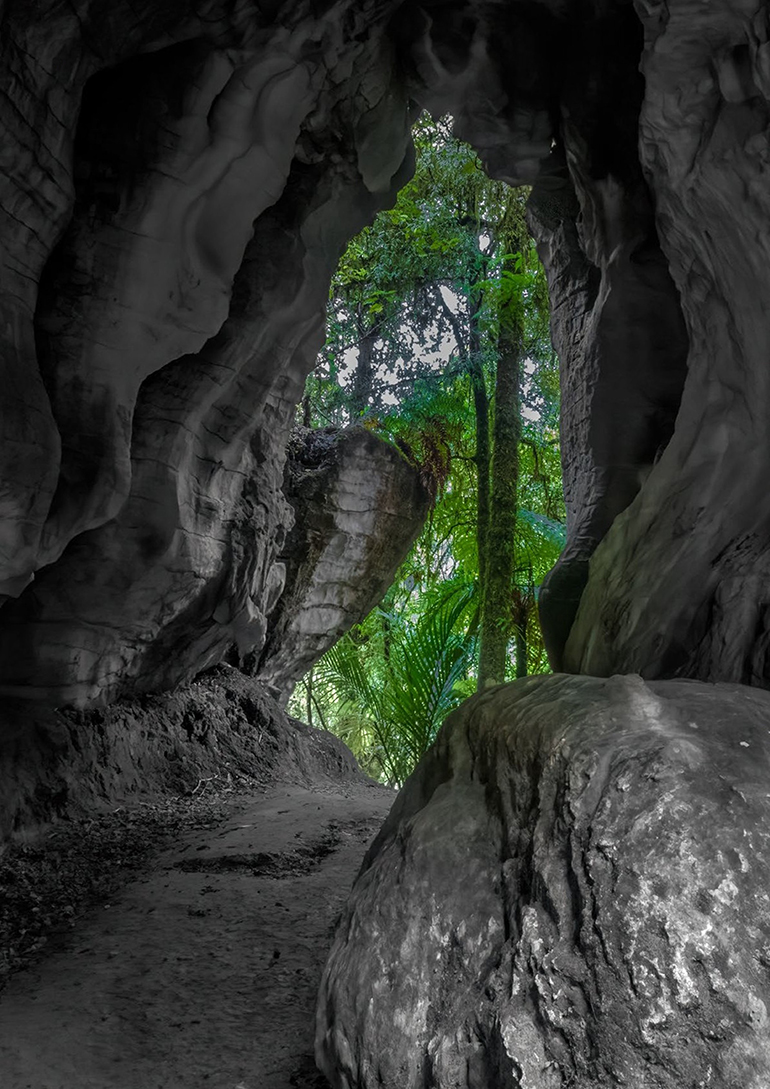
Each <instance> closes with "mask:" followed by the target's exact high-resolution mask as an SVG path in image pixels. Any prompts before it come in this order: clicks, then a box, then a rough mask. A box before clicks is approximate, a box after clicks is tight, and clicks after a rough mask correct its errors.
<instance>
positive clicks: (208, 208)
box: [0, 2, 410, 704]
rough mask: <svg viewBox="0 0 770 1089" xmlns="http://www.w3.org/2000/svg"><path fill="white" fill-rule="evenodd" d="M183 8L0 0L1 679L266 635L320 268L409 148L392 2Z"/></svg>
mask: <svg viewBox="0 0 770 1089" xmlns="http://www.w3.org/2000/svg"><path fill="white" fill-rule="evenodd" d="M204 7H205V10H203V9H198V11H197V12H196V14H195V16H191V15H190V14H189V8H188V5H186V4H184V5H183V4H175V3H173V2H169V3H167V4H164V5H161V6H160V7H159V8H158V7H156V6H151V5H149V6H148V5H144V6H143V5H141V4H140V5H139V6H138V7H137V5H134V4H125V5H122V4H120V3H119V4H117V5H111V6H110V9H109V13H106V11H105V10H102V9H103V5H99V4H94V5H92V6H91V8H90V9H89V10H88V12H87V13H85V14H84V15H83V17H82V18H79V17H78V16H77V15H76V13H75V11H74V10H72V11H71V12H70V14H69V15H66V14H65V15H59V17H58V21H56V20H54V21H53V22H51V21H48V20H47V19H46V16H45V13H44V12H43V11H42V9H41V10H40V11H39V12H38V13H37V14H38V17H39V21H38V22H35V24H34V25H33V26H30V25H29V20H28V19H27V18H26V16H25V12H24V10H23V5H15V6H13V5H12V6H11V8H10V9H8V10H7V11H6V12H5V13H4V18H5V24H4V31H6V32H7V33H6V34H5V35H4V39H3V40H4V42H5V43H6V49H7V55H8V57H10V61H9V65H8V75H9V80H10V82H9V90H8V92H7V94H8V97H9V99H10V101H11V102H12V104H13V107H14V109H13V110H12V111H11V113H10V117H9V119H10V124H11V129H12V131H11V133H10V139H9V140H7V141H6V142H5V144H4V147H5V151H6V152H8V150H9V148H13V146H14V140H16V141H17V142H18V143H19V144H20V145H21V146H23V148H25V149H26V153H25V155H21V156H18V157H17V159H14V158H13V157H12V156H13V154H14V153H13V152H12V155H11V156H10V157H9V163H8V172H7V177H6V178H5V182H4V184H5V193H4V197H3V202H2V203H3V208H4V209H5V210H6V211H5V214H6V225H5V230H6V232H7V234H8V238H9V240H10V243H9V245H8V246H7V247H5V248H4V250H3V255H4V260H5V272H4V276H7V284H8V287H7V294H6V295H5V296H4V305H6V307H7V308H8V311H9V313H8V315H7V318H6V320H4V322H3V325H2V327H3V330H4V335H5V336H6V337H7V338H9V339H10V342H9V344H7V345H6V347H7V351H4V354H3V358H4V361H5V365H6V366H8V367H10V368H11V370H12V372H13V373H12V374H11V375H10V377H9V378H8V383H9V384H7V388H8V390H9V396H7V397H4V399H3V406H2V411H3V413H4V414H5V416H6V417H7V422H6V423H5V424H4V425H3V427H4V435H5V436H6V438H7V440H8V441H7V442H6V443H5V446H4V452H5V453H7V454H8V455H9V457H10V462H9V464H8V466H7V467H6V470H5V474H4V506H3V515H4V519H5V523H4V524H5V528H4V531H3V533H4V536H3V546H2V563H3V565H4V569H3V572H2V576H0V577H2V578H3V579H4V582H3V586H4V588H5V593H6V594H7V595H9V596H10V597H11V600H10V601H8V602H7V603H6V606H5V609H4V611H3V625H2V632H0V657H1V658H2V665H1V666H0V679H1V680H2V683H3V686H4V691H5V692H6V693H9V694H12V695H22V696H27V697H32V698H39V699H48V700H49V701H51V702H74V703H79V704H87V703H89V702H92V701H94V700H105V699H110V698H114V697H115V696H117V695H119V694H121V693H122V694H127V693H130V692H135V691H137V690H140V691H146V690H157V689H163V688H165V687H169V686H171V685H173V684H175V683H178V682H179V681H182V680H185V679H187V678H189V677H190V676H191V675H192V674H194V673H195V672H197V671H198V670H200V669H202V668H205V667H206V666H207V665H210V664H211V663H212V662H215V661H217V660H218V659H219V658H221V656H222V654H223V653H224V652H225V650H226V649H227V647H228V646H230V645H231V644H232V643H233V641H235V642H236V643H237V644H238V645H239V647H240V649H241V651H242V652H244V653H245V652H246V651H248V650H250V649H253V648H257V649H259V648H261V646H262V645H263V644H264V640H265V635H266V629H267V614H268V612H269V611H270V608H271V607H272V605H274V604H275V601H276V599H277V597H278V595H279V594H280V591H281V582H282V575H283V568H282V566H281V564H280V563H279V562H278V559H277V557H278V555H279V554H280V553H281V551H282V549H283V544H284V539H285V534H286V531H287V530H288V528H289V526H290V524H291V511H290V508H289V506H288V504H287V503H286V500H285V498H284V496H283V493H282V479H283V466H284V449H285V445H286V441H287V439H288V435H289V432H290V428H291V425H292V422H293V414H294V406H295V404H296V402H297V400H298V399H299V397H300V395H301V391H302V386H303V381H304V376H305V375H306V373H307V372H308V370H309V369H310V368H311V367H312V365H313V362H314V359H315V355H316V352H317V349H318V347H319V346H320V343H321V341H322V338H323V312H324V303H325V299H326V292H327V287H328V281H329V278H330V276H331V273H332V271H333V269H334V266H335V263H336V261H337V259H338V256H339V254H340V253H341V251H342V249H343V248H344V246H345V244H346V243H347V241H348V239H349V238H350V237H351V236H352V235H353V234H354V233H355V232H356V231H357V230H359V229H360V228H361V227H362V226H363V225H364V224H365V223H366V222H367V221H368V220H369V219H370V218H371V217H372V215H373V214H374V212H375V211H376V210H377V209H378V208H379V207H380V206H381V205H382V204H383V203H386V202H387V201H388V200H390V199H392V197H393V195H394V194H395V192H396V190H397V188H398V187H399V185H400V184H401V183H402V181H403V180H404V179H405V178H406V177H407V176H408V172H409V169H410V151H409V141H408V128H409V113H408V108H407V102H406V98H405V94H404V92H403V89H402V88H401V86H400V84H399V78H398V71H397V64H396V59H395V54H394V49H393V47H392V46H390V45H389V43H388V40H387V38H386V37H385V26H386V18H387V15H388V6H387V5H381V4H374V3H364V4H351V3H349V2H343V3H337V4H332V5H330V6H329V7H328V9H327V10H326V11H325V12H317V13H314V12H311V7H310V5H309V4H301V5H295V4H293V5H290V6H287V8H286V10H285V11H284V12H283V14H282V17H281V18H277V17H276V18H273V15H275V12H273V13H272V14H271V15H268V14H266V13H263V12H262V11H261V10H260V9H259V8H258V7H253V6H247V7H245V8H244V7H241V8H239V10H238V11H237V12H236V11H234V10H232V9H231V6H230V5H219V4H217V3H209V4H207V5H204ZM43 27H44V28H45V30H43ZM76 123H77V124H76ZM30 124H32V125H33V131H34V139H33V140H32V142H31V144H30V141H29V128H28V126H29V125H30ZM17 128H18V131H16V130H17ZM25 134H26V135H25ZM41 178H42V179H43V180H42V182H41ZM42 220H45V224H44V226H45V229H44V230H41V229H40V225H41V221H42ZM4 282H5V281H4ZM14 285H17V286H14ZM38 285H39V289H38ZM33 318H34V324H33ZM35 348H36V349H37V350H36V351H35ZM35 360H36V362H35ZM17 374H18V375H21V374H23V375H25V376H26V378H25V381H24V382H23V381H22V379H21V378H18V380H17V379H16V378H15V377H14V376H15V375H17ZM14 383H15V384H14ZM17 386H18V387H19V389H22V387H23V398H22V394H21V393H19V396H18V397H17V396H15V394H14V391H15V390H16V388H17ZM33 576H34V577H35V581H34V583H32V584H31V585H28V586H27V588H26V590H25V589H24V587H25V585H26V584H28V583H29V581H30V579H31V578H32V577H33Z"/></svg>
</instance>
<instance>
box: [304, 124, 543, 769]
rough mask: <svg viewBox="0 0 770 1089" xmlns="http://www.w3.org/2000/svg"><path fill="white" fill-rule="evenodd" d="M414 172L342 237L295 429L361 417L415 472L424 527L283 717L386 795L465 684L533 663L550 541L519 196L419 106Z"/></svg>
mask: <svg viewBox="0 0 770 1089" xmlns="http://www.w3.org/2000/svg"><path fill="white" fill-rule="evenodd" d="M414 137H415V145H416V149H417V167H416V173H415V176H414V179H413V180H412V182H411V183H410V184H409V185H407V186H406V187H405V188H404V189H403V190H402V191H401V193H400V194H399V196H398V199H397V202H396V204H395V206H394V207H393V208H392V209H390V210H387V211H384V212H382V213H380V215H379V216H378V217H377V219H376V220H375V222H374V223H373V224H372V225H371V226H370V227H367V228H366V229H365V230H364V231H362V232H361V234H359V235H358V236H357V237H356V238H354V239H353V241H352V242H351V243H350V245H349V247H348V249H347V251H346V252H345V254H344V256H343V258H342V260H341V262H340V264H339V267H338V270H337V273H336V276H335V278H334V281H333V283H332V287H331V291H330V295H329V304H328V315H327V318H328V335H327V340H326V343H325V346H324V348H323V351H322V353H321V356H320V358H319V360H318V365H317V367H316V370H315V371H314V373H313V374H312V375H311V376H310V378H309V379H308V382H307V386H306V390H305V398H304V400H303V403H302V406H301V418H302V422H303V423H304V424H305V425H306V426H314V427H322V426H326V425H329V424H337V425H347V424H350V423H361V424H363V425H364V426H366V427H370V428H372V429H374V430H375V431H376V432H377V433H378V434H380V435H382V436H384V437H386V438H388V439H389V440H390V441H392V442H394V443H396V444H397V445H398V446H399V448H400V449H401V450H402V452H403V453H404V455H405V456H406V457H408V458H410V459H411V460H412V461H414V462H415V463H416V464H417V465H419V466H420V468H421V471H422V472H423V476H424V479H425V481H426V482H427V483H428V484H429V486H430V488H431V492H432V495H433V496H434V503H433V508H432V511H431V514H430V517H429V519H428V522H427V524H426V525H425V528H424V530H423V532H422V534H421V536H420V538H419V539H418V540H417V542H416V544H415V545H414V548H413V549H412V552H411V553H410V555H409V556H408V557H407V559H406V560H405V561H404V563H403V564H402V566H401V568H400V570H399V572H398V574H397V577H396V580H395V582H394V584H393V586H392V587H391V589H390V590H389V591H388V593H387V595H386V597H385V599H384V600H383V601H382V602H381V603H380V605H379V606H378V607H377V608H376V609H375V610H374V611H373V612H372V613H370V615H369V616H368V617H366V619H365V620H364V621H363V622H362V623H361V624H359V625H358V626H357V627H356V628H355V629H354V630H353V631H351V632H350V633H349V635H347V636H345V637H344V638H343V639H342V640H341V641H340V642H339V643H338V644H337V645H336V646H335V647H333V648H332V650H330V651H329V652H328V653H327V654H326V655H325V656H324V658H323V659H321V661H320V662H319V663H317V664H316V666H315V667H314V669H313V670H312V671H311V672H310V673H309V674H308V675H306V677H305V678H304V679H303V680H302V681H301V682H300V684H299V685H298V687H297V689H296V691H295V693H294V696H293V703H292V710H293V711H294V713H295V714H297V715H298V716H299V717H302V718H304V719H305V721H309V722H310V723H311V724H314V725H317V726H321V727H324V728H327V729H331V730H333V731H334V732H335V733H337V734H339V735H340V736H341V737H342V738H343V739H344V740H345V741H346V742H347V743H348V744H349V745H350V747H351V748H352V749H353V751H354V752H355V753H356V755H357V756H358V758H359V761H360V763H361V764H362V766H363V767H364V768H365V770H367V771H368V772H369V773H370V774H371V775H373V776H375V777H377V778H380V779H382V780H383V781H385V782H389V783H393V784H397V785H400V784H401V783H403V781H404V779H405V778H406V777H407V775H408V774H409V773H410V772H411V770H412V769H413V768H414V766H415V764H416V763H417V761H418V760H419V758H420V756H421V754H422V753H423V752H424V751H425V749H426V748H427V747H428V745H429V744H430V743H431V741H432V740H433V738H434V737H435V735H436V732H437V730H438V728H439V726H440V724H441V722H442V721H443V719H444V718H445V717H446V715H447V714H448V713H449V711H451V710H452V709H453V708H454V707H455V706H456V705H457V704H458V703H459V702H460V701H461V700H462V699H464V698H465V697H466V696H468V695H469V694H471V693H472V692H473V691H475V690H476V689H477V688H484V687H486V686H487V685H489V684H496V683H500V682H503V681H505V680H510V679H512V678H514V677H522V676H526V675H527V674H530V673H542V672H547V671H548V663H547V658H546V655H545V651H544V648H543V641H542V637H541V634H540V630H539V626H538V620H537V609H536V602H537V594H538V590H539V586H540V584H541V582H542V580H543V577H544V575H545V573H546V572H547V571H548V569H549V568H550V567H551V566H553V564H554V562H555V560H556V558H557V557H558V554H559V552H560V550H561V548H562V546H563V542H564V503H563V495H562V487H561V472H560V463H559V446H558V414H559V381H558V363H557V360H556V357H555V355H554V352H553V350H552V347H551V343H550V338H549V314H548V296H547V288H546V282H545V275H544V272H543V269H542V266H541V265H540V263H539V261H538V258H537V254H536V252H535V248H534V245H533V243H532V240H531V238H530V237H529V234H528V232H527V227H526V222H525V214H524V206H525V203H526V199H527V195H528V192H527V191H526V190H523V189H513V188H510V187H509V186H507V185H505V184H504V183H503V182H499V181H493V180H491V179H490V178H488V177H487V175H486V174H485V173H484V170H483V168H482V166H481V164H480V162H479V160H478V159H477V158H476V156H475V154H474V152H473V151H472V149H471V148H470V147H468V146H467V145H466V144H463V143H461V142H460V141H459V140H457V139H455V137H454V136H453V135H452V133H451V124H450V121H449V120H448V119H444V120H442V121H439V122H435V121H432V120H431V119H430V118H428V117H427V115H424V116H423V117H422V118H421V119H420V121H419V122H418V124H417V126H416V129H415V132H414Z"/></svg>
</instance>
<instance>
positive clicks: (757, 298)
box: [564, 2, 770, 686]
mask: <svg viewBox="0 0 770 1089" xmlns="http://www.w3.org/2000/svg"><path fill="white" fill-rule="evenodd" d="M637 10H638V15H639V18H640V20H641V22H642V25H643V26H644V31H645V44H644V52H643V57H642V73H643V75H644V79H645V95H644V102H643V107H642V112H641V117H640V126H639V143H640V153H641V162H642V167H643V169H644V171H645V175H646V177H647V178H648V179H649V183H650V185H651V187H652V189H653V191H654V196H655V204H656V219H657V225H658V231H659V235H660V238H661V244H662V247H663V250H664V252H665V254H666V257H667V259H668V263H669V267H670V270H671V275H672V277H673V279H674V282H675V284H676V287H677V290H678V292H679V295H680V298H681V303H682V311H683V314H684V317H685V321H686V325H687V332H688V338H689V341H690V351H689V355H688V373H687V379H686V382H685V386H684V390H683V394H682V401H681V407H680V411H679V414H678V416H677V421H676V429H675V431H674V434H673V436H672V438H671V441H670V442H669V444H668V445H667V446H666V448H665V450H664V451H663V452H662V454H661V456H660V458H659V460H658V461H657V463H656V464H655V465H654V467H653V468H652V470H651V472H650V474H649V476H648V477H647V479H646V481H645V483H644V486H643V487H642V489H641V491H640V493H639V495H638V496H637V498H636V499H635V500H634V502H633V503H632V504H631V505H630V506H629V507H628V509H627V510H626V511H625V512H624V514H623V515H621V517H619V518H618V519H617V520H616V522H615V523H614V525H613V526H612V528H611V529H610V530H609V532H608V533H607V536H606V538H605V540H604V541H603V542H602V544H601V545H600V547H599V548H598V549H597V551H596V554H595V556H594V558H593V560H592V563H591V575H590V578H589V580H588V585H587V588H586V590H585V592H584V595H583V598H582V601H581V604H580V609H579V612H578V614H577V620H576V623H575V625H574V627H573V629H572V631H571V633H570V635H569V639H568V642H567V645H566V654H565V658H564V661H565V665H566V666H567V667H568V668H569V669H572V670H577V671H580V672H586V673H610V672H613V671H618V672H622V671H626V670H634V669H638V670H640V671H641V672H642V673H643V674H644V675H645V676H650V677H654V676H673V675H677V674H681V675H684V676H691V677H701V678H711V679H717V680H734V681H741V682H744V683H748V684H754V685H757V684H758V685H762V686H767V685H768V683H769V681H770V659H769V658H768V648H769V646H770V643H769V642H768V640H769V636H768V631H770V625H769V624H768V616H769V615H770V614H768V604H769V603H770V598H769V597H768V590H767V586H768V573H769V570H768V563H770V551H769V547H768V546H769V545H770V537H769V536H768V530H769V525H768V506H767V486H766V485H767V465H768V458H769V457H770V450H769V449H768V432H767V428H766V426H765V420H766V417H767V412H768V409H769V407H770V403H769V402H768V396H769V393H770V387H768V381H767V359H768V353H769V351H770V320H768V310H767V304H766V299H767V297H768V291H769V290H770V282H769V281H768V276H770V227H769V226H768V224H770V155H769V154H768V131H770V21H769V19H770V17H769V16H768V13H767V11H766V10H765V9H764V8H763V7H762V6H760V7H754V6H752V5H740V4H739V5H735V4H728V3H719V2H715V3H711V2H710V3H709V4H707V5H705V6H704V7H703V8H700V9H698V11H697V13H696V11H695V10H694V9H693V8H692V6H691V5H690V4H687V3H670V4H668V5H666V17H665V18H661V13H660V11H659V10H658V9H657V8H653V7H652V6H647V5H643V4H640V5H638V9H637Z"/></svg>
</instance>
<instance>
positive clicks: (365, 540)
mask: <svg viewBox="0 0 770 1089" xmlns="http://www.w3.org/2000/svg"><path fill="white" fill-rule="evenodd" d="M287 470H288V473H287V477H288V479H287V484H286V496H287V498H288V500H289V502H290V503H291V504H292V507H293V508H294V512H295V524H294V528H293V529H292V531H291V533H290V534H289V537H288V539H287V542H286V552H285V563H286V584H285V588H284V591H283V593H282V595H281V597H280V599H279V602H278V605H277V606H276V608H275V610H274V611H273V612H272V614H271V616H270V627H269V632H268V639H267V643H266V645H265V648H264V651H263V653H262V655H261V657H260V659H259V662H258V664H257V665H256V668H255V672H256V675H257V677H259V679H260V680H261V681H264V682H265V683H266V684H269V685H271V686H273V687H274V688H275V689H277V690H278V691H279V692H280V693H281V694H282V698H283V699H284V700H286V699H288V697H289V695H290V694H291V690H292V688H293V687H294V684H295V683H296V681H297V680H299V678H300V677H302V676H303V674H305V673H306V672H307V670H308V669H310V667H311V666H312V665H313V663H314V662H316V661H318V659H319V658H320V657H321V655H322V654H323V653H324V652H325V651H327V650H328V649H329V647H331V646H333V645H334V643H336V642H337V640H338V639H339V638H340V636H341V635H344V634H345V632H346V631H348V630H349V629H350V628H351V627H352V626H353V624H357V623H358V622H359V621H360V620H363V618H364V616H366V614H367V613H368V612H369V611H370V610H371V609H372V608H374V606H375V605H376V604H377V602H378V601H380V600H381V599H382V597H383V595H384V593H385V591H386V590H387V588H388V587H389V586H390V584H391V582H392V581H393V576H394V575H395V573H396V568H397V567H398V565H399V563H400V562H401V561H402V560H403V558H404V557H405V555H406V554H407V552H408V551H409V549H410V547H411V546H412V544H413V543H414V540H415V538H416V537H417V535H418V533H419V532H420V530H421V528H422V525H423V522H424V521H425V518H426V517H427V514H428V508H429V505H430V494H429V492H428V491H427V489H426V488H425V486H424V485H423V483H422V482H421V480H420V474H419V472H418V470H417V469H416V468H415V467H414V466H413V465H411V464H410V463H409V462H407V460H406V458H405V457H404V456H403V454H401V452H400V451H399V450H398V449H396V447H395V446H391V445H390V444H388V443H386V442H384V441H383V440H382V439H379V438H377V436H375V435H373V434H372V433H371V432H370V431H368V430H367V429H366V428H363V427H357V428H350V429H348V430H345V431H339V430H338V429H337V428H325V429H322V430H319V431H311V430H306V429H298V430H297V431H296V432H295V434H294V436H293V440H292V442H291V444H290V446H289V460H288V465H287Z"/></svg>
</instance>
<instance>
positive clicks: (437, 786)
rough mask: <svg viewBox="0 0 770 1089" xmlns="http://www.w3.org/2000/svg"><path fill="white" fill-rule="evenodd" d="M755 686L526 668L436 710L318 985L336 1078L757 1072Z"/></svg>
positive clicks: (762, 715) (554, 1082)
mask: <svg viewBox="0 0 770 1089" xmlns="http://www.w3.org/2000/svg"><path fill="white" fill-rule="evenodd" d="M768 721H770V695H768V694H766V693H764V692H758V691H753V690H751V689H748V688H741V687H739V686H736V685H725V686H721V685H720V686H718V687H716V688H714V687H713V686H710V685H703V684H699V683H697V682H693V681H661V682H656V683H653V684H649V685H648V684H646V683H645V682H643V681H642V680H641V679H640V678H639V677H612V678H610V679H609V680H599V679H595V678H589V677H567V676H564V675H562V676H552V677H538V678H531V679H529V680H526V681H520V682H517V683H516V684H513V685H507V686H504V687H499V688H495V689H492V690H490V691H488V692H486V693H484V694H483V695H481V696H476V697H474V698H473V699H471V700H469V701H468V702H467V703H465V704H464V705H463V707H462V708H461V709H459V710H458V711H456V712H455V713H454V714H453V715H452V716H450V718H449V719H448V720H447V723H446V724H445V726H444V728H443V730H442V733H441V735H440V737H439V740H438V742H437V744H436V745H435V746H434V748H433V749H432V750H431V752H430V753H429V754H428V755H427V756H426V757H425V758H424V759H423V761H422V763H421V764H420V766H419V767H418V769H417V771H416V772H415V774H414V775H413V776H412V778H411V779H410V780H409V781H408V782H407V785H406V786H405V787H404V789H403V791H402V792H401V794H400V795H399V798H398V800H397V802H396V804H395V806H394V807H393V809H392V810H391V813H390V816H389V817H388V819H387V820H386V822H385V824H384V825H383V828H382V830H381V831H380V834H379V836H378V838H377V840H376V841H375V842H374V844H373V845H372V847H371V848H370V851H369V854H368V856H367V858H366V860H365V862H364V865H363V868H362V871H361V873H360V875H359V877H358V879H357V882H356V885H355V888H354V892H353V895H352V897H351V899H350V901H349V903H348V907H347V909H346V912H345V914H344V917H343V919H342V920H341V922H340V926H339V929H338V931H337V938H336V942H335V945H334V948H333V950H332V955H331V958H330V960H329V963H328V965H327V968H326V972H325V976H324V980H323V984H322V989H321V995H320V998H319V1018H318V1035H317V1044H316V1057H317V1061H318V1063H319V1066H320V1068H321V1069H322V1070H323V1071H324V1072H325V1074H326V1076H327V1077H328V1079H329V1081H330V1083H331V1085H332V1086H333V1087H334V1089H354V1087H355V1089H374V1087H375V1086H376V1087H377V1089H418V1087H419V1089H422V1087H423V1086H428V1085H430V1086H441V1087H449V1086H451V1087H452V1089H490V1087H491V1086H501V1087H502V1086H506V1087H511V1089H561V1087H562V1086H567V1085H568V1086H570V1087H571V1089H599V1087H605V1086H606V1087H607V1089H609V1087H610V1086H617V1085H628V1086H634V1087H635V1089H652V1087H653V1086H654V1087H655V1089H679V1087H681V1086H683V1085H687V1086H704V1087H705V1086H713V1087H717V1086H718V1087H720V1089H727V1087H728V1086H729V1087H731V1089H732V1087H735V1086H741V1087H742V1089H764V1087H765V1086H767V1084H768V1079H770V1044H768V1010H767V1003H768V1002H769V1001H770V911H768V892H767V889H768V881H769V880H770V851H769V849H768V844H767V834H766V832H765V831H763V829H764V828H766V827H767V822H768V819H770V800H769V799H768V790H767V783H768V775H769V774H770V737H769V735H768Z"/></svg>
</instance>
